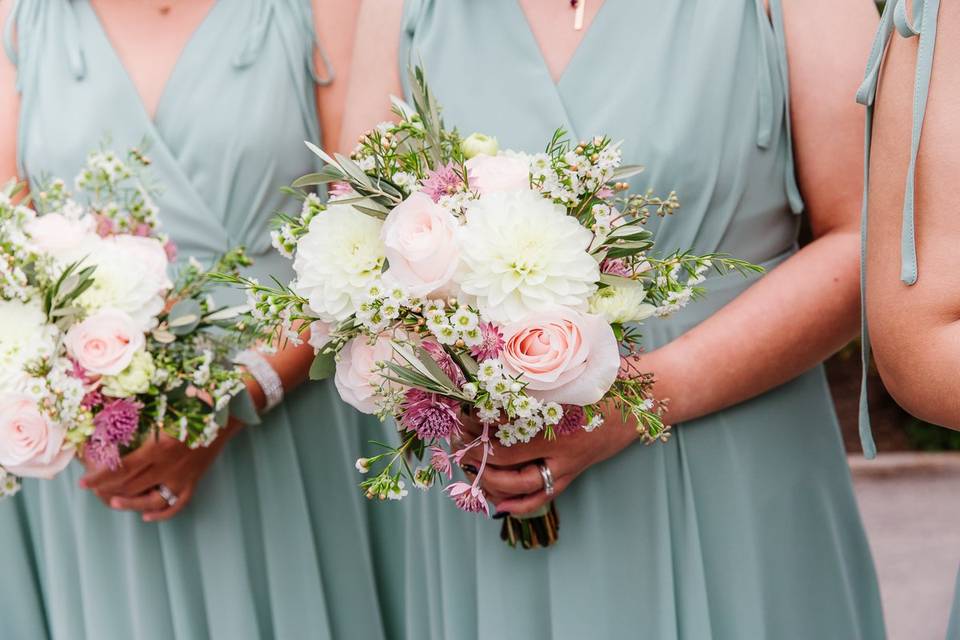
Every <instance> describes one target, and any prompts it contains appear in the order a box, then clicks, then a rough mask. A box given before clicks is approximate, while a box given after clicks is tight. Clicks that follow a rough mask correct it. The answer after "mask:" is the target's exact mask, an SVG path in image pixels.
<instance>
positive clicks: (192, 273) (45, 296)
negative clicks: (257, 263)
mask: <svg viewBox="0 0 960 640" xmlns="http://www.w3.org/2000/svg"><path fill="white" fill-rule="evenodd" d="M148 163H149V161H148V159H147V158H146V156H144V155H143V154H142V153H141V152H140V151H139V150H137V149H133V150H131V151H130V152H129V153H128V154H127V156H126V157H125V158H121V157H119V156H117V155H115V154H114V153H112V152H110V151H101V152H96V153H93V154H91V155H90V156H89V159H88V163H87V166H86V167H85V168H84V169H83V171H82V172H81V173H80V174H79V175H78V176H77V178H76V180H75V188H76V191H77V192H78V197H76V198H73V197H71V195H70V193H68V191H67V187H66V185H65V183H64V182H63V181H62V180H49V181H46V184H45V185H44V186H42V187H41V189H39V190H38V192H37V193H34V194H32V204H33V208H28V207H27V206H25V204H23V203H21V204H16V203H15V198H16V197H17V196H18V195H19V192H20V191H21V189H22V187H21V186H19V185H16V184H14V183H12V182H11V183H10V184H9V185H8V186H7V187H5V188H3V189H2V190H0V248H2V251H3V258H2V260H0V494H2V495H10V494H12V493H14V492H15V491H16V490H17V488H18V481H17V477H18V476H19V477H40V478H51V477H53V476H55V475H56V474H58V473H59V472H60V471H62V470H63V469H64V468H65V467H66V466H67V464H68V463H69V462H70V461H71V460H72V459H73V458H74V457H75V456H77V455H82V456H83V457H84V458H85V459H86V460H87V461H88V462H89V463H91V464H93V465H95V466H103V467H109V468H114V467H116V466H117V465H119V463H120V457H121V455H122V454H124V453H125V452H127V451H129V450H131V449H133V448H135V447H136V446H137V445H138V443H140V442H142V441H143V439H144V438H147V437H151V435H153V434H155V433H157V432H159V431H164V432H166V433H169V434H170V435H172V436H174V437H176V438H178V439H179V440H181V441H182V442H184V443H186V444H188V445H189V446H193V447H195V446H202V445H207V444H209V443H211V442H212V441H213V440H214V439H215V438H216V437H217V433H218V431H219V429H220V428H221V427H222V426H223V425H225V424H226V420H227V413H228V405H229V404H230V402H231V400H232V399H233V398H235V397H236V396H238V394H240V393H241V391H242V390H244V388H245V387H244V382H243V378H242V375H243V374H242V371H241V370H240V369H238V368H237V367H236V366H235V365H234V364H233V363H232V362H231V359H230V356H231V354H232V353H233V351H235V350H236V349H237V348H241V347H243V346H245V345H247V344H250V343H252V341H253V340H254V338H255V337H256V335H257V334H256V333H255V332H254V331H253V330H252V329H247V328H245V325H244V323H243V322H242V321H239V322H238V316H239V315H240V313H241V310H240V309H220V308H217V307H216V305H215V304H214V302H213V300H212V298H211V297H210V296H209V293H210V291H211V288H212V287H213V286H214V282H213V280H212V279H211V278H210V273H211V272H212V271H217V272H227V273H236V272H237V270H238V269H239V268H240V267H242V266H244V265H246V264H248V261H247V259H246V258H245V257H244V255H243V252H242V251H239V250H237V251H233V252H230V253H228V254H226V255H225V256H223V257H222V258H221V259H220V260H219V261H218V262H217V264H215V265H213V267H212V269H211V270H207V269H205V268H204V267H202V266H201V265H200V264H199V263H197V262H195V261H193V260H191V261H190V263H189V264H188V265H187V266H185V267H184V268H182V269H181V270H180V272H179V274H177V276H176V278H175V280H171V279H170V275H169V272H170V267H171V261H172V260H173V257H174V253H175V248H174V247H173V245H172V244H171V242H170V241H169V240H168V239H167V238H165V237H164V236H163V235H161V234H160V233H159V231H158V218H157V216H158V211H157V208H156V207H155V205H154V204H153V202H152V199H151V197H150V190H149V189H148V188H147V187H146V186H145V185H144V183H143V181H142V180H141V175H140V174H141V171H142V170H143V169H144V168H145V167H146V166H147V165H148Z"/></svg>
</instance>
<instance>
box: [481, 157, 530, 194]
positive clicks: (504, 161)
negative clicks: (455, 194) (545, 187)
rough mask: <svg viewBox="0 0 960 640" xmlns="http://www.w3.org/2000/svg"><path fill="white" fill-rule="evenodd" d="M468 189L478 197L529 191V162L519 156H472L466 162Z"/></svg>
mask: <svg viewBox="0 0 960 640" xmlns="http://www.w3.org/2000/svg"><path fill="white" fill-rule="evenodd" d="M467 176H469V179H470V188H471V189H472V190H474V191H478V192H479V193H480V195H487V194H489V193H503V192H508V191H526V190H528V189H530V161H529V160H528V159H527V158H526V157H525V156H521V155H498V156H484V155H481V156H474V157H473V158H470V159H469V160H467Z"/></svg>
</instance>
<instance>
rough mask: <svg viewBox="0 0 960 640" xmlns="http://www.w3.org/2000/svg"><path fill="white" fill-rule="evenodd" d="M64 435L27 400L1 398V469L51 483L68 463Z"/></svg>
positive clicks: (70, 455) (11, 395)
mask: <svg viewBox="0 0 960 640" xmlns="http://www.w3.org/2000/svg"><path fill="white" fill-rule="evenodd" d="M66 435H67V432H66V430H65V429H64V428H63V427H61V426H60V425H56V424H53V423H52V422H51V421H50V420H49V419H48V418H47V417H46V416H45V415H44V414H42V413H41V412H40V411H39V410H38V409H37V403H36V401H35V400H33V399H32V398H30V397H29V396H25V395H22V394H18V393H3V394H0V467H3V468H4V469H6V471H7V472H9V473H12V474H13V475H15V476H20V477H22V478H44V479H50V478H52V477H53V476H55V475H57V474H58V473H60V472H61V471H63V469H64V468H65V467H66V466H67V465H68V464H69V463H70V461H71V460H72V459H73V456H74V448H73V447H72V446H64V441H65V439H66Z"/></svg>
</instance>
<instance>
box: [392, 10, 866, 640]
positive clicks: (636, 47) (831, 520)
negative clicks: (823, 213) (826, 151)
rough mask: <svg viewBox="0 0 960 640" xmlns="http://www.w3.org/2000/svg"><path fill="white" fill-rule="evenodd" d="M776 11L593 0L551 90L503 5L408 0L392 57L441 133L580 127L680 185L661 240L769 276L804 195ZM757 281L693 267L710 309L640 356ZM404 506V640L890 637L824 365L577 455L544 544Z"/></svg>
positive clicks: (575, 133)
mask: <svg viewBox="0 0 960 640" xmlns="http://www.w3.org/2000/svg"><path fill="white" fill-rule="evenodd" d="M566 4H567V3H561V2H557V10H558V11H561V10H565V9H566ZM566 10H568V9H566ZM770 10H771V14H770V15H768V14H767V12H766V10H765V7H764V3H763V0H725V1H723V2H718V1H716V0H605V2H604V3H603V5H602V7H601V8H600V9H599V12H598V14H597V15H596V17H595V19H594V21H593V24H592V25H591V26H590V28H589V31H588V32H587V33H586V34H585V35H584V39H583V41H582V43H581V44H580V46H579V48H578V50H577V51H576V54H575V56H574V57H573V59H572V61H571V62H570V64H569V66H568V67H567V68H566V70H565V71H564V73H563V75H562V77H561V78H560V80H559V82H554V81H553V80H552V78H551V76H550V73H549V71H548V69H547V67H546V65H545V64H544V60H543V56H542V54H541V52H540V49H539V47H538V44H537V42H536V40H535V39H534V37H533V35H532V32H531V30H530V25H529V23H528V21H527V19H526V17H525V15H524V13H523V10H522V8H521V6H520V5H519V3H518V2H517V0H484V1H483V2H477V1H475V0H407V2H406V6H405V22H404V26H403V31H402V36H401V37H402V45H401V53H400V60H401V64H402V65H403V66H404V67H406V65H407V64H408V63H409V62H414V63H416V62H418V61H419V62H422V64H423V66H424V67H425V70H426V74H427V78H428V80H429V82H430V83H431V89H432V90H433V91H434V93H435V94H436V96H437V98H438V100H439V102H440V103H441V104H442V105H443V107H444V118H445V121H446V122H447V123H448V124H449V125H455V126H457V127H458V128H459V129H460V130H461V131H463V132H464V133H470V132H472V131H481V132H484V133H488V134H491V135H495V136H497V137H498V138H499V141H500V143H501V146H502V147H505V148H512V149H516V150H523V151H528V152H537V151H541V150H542V149H543V148H544V146H545V145H546V143H547V141H549V140H550V137H551V134H552V133H553V130H554V129H555V128H556V127H559V126H562V127H564V128H566V129H567V130H568V131H569V132H570V135H571V137H572V138H573V139H582V138H585V137H589V136H593V135H597V134H608V135H610V136H611V137H612V138H614V139H616V140H621V139H622V140H623V141H624V143H623V152H624V159H625V161H626V162H631V163H639V164H644V165H646V166H647V168H648V169H647V171H646V172H645V173H643V174H641V175H640V176H638V177H636V178H635V179H634V180H633V181H632V187H633V188H634V189H637V190H642V189H646V188H647V187H651V188H653V189H655V190H656V191H659V192H667V191H669V190H671V189H676V191H677V192H678V195H679V198H680V201H681V209H680V211H679V212H678V213H677V214H675V215H674V216H672V217H670V218H668V219H664V220H662V221H659V220H657V221H655V222H654V226H653V228H654V230H655V233H656V238H657V241H658V243H659V246H660V247H662V248H663V249H664V250H670V249H673V248H692V249H695V250H696V251H698V252H726V253H729V254H732V255H734V256H738V257H741V258H745V259H747V260H751V261H753V262H755V263H759V264H762V265H764V266H766V267H768V268H774V267H776V266H777V264H779V263H780V262H781V261H783V260H784V259H786V258H787V257H789V256H790V255H792V254H793V253H794V252H795V251H796V249H797V233H798V223H799V217H798V215H797V214H799V213H800V212H802V209H803V202H802V199H801V197H800V192H799V190H798V188H797V184H796V181H795V178H794V169H793V155H792V149H791V132H790V121H789V113H788V109H787V105H788V77H787V65H786V57H785V43H784V34H783V25H782V15H781V5H780V1H779V0H771V2H770ZM571 21H572V12H571ZM404 75H405V74H404ZM753 281H754V279H748V280H745V279H742V278H741V277H739V276H734V277H726V278H714V279H711V280H709V281H708V282H707V283H706V285H705V286H706V287H707V290H708V296H707V298H706V300H704V301H702V302H698V303H696V304H694V305H692V306H691V307H689V308H688V309H687V310H685V311H684V312H682V313H681V314H679V315H678V316H675V317H672V318H670V319H669V320H667V321H649V322H647V323H646V325H645V326H644V332H645V334H646V339H647V347H648V348H651V349H652V348H657V347H660V346H662V345H664V344H666V343H668V342H670V341H671V340H674V339H676V338H677V337H678V336H680V335H681V334H683V333H684V332H685V331H687V330H689V329H690V328H692V327H694V326H695V325H697V324H698V323H699V322H701V321H703V320H704V319H706V318H707V317H709V316H710V315H712V314H713V313H714V312H716V311H717V310H718V309H720V308H721V307H723V306H724V305H725V304H727V303H728V302H729V301H730V300H732V299H733V298H735V297H736V296H737V295H739V294H740V293H742V292H743V291H744V290H746V289H747V288H748V287H749V286H750V285H751V284H752V283H753ZM796 304H798V305H802V304H804V301H803V300H797V301H796ZM781 339H782V340H792V339H794V336H791V335H790V334H789V333H786V332H785V333H784V334H783V335H782V336H781ZM688 389H689V391H688V392H689V393H697V381H696V380H690V381H689V384H688ZM601 428H602V427H601ZM418 498H419V499H416V500H414V501H412V502H411V506H410V513H409V521H408V535H407V550H408V572H409V577H408V584H410V585H417V586H416V587H415V588H410V589H409V590H408V600H407V603H406V606H407V635H408V637H411V638H438V639H439V638H458V639H461V640H467V639H474V638H476V639H479V638H502V639H514V638H515V639H523V640H537V639H544V640H546V639H557V640H561V639H562V640H567V639H569V640H574V639H580V638H650V639H656V640H677V639H684V640H710V639H714V640H745V639H751V640H753V639H758V640H760V639H764V638H770V639H774V638H775V639H777V640H809V639H811V638H837V639H841V638H842V639H844V640H856V639H862V640H879V639H882V638H883V637H884V636H885V631H884V624H883V619H882V614H881V605H880V598H879V593H878V587H877V580H876V575H875V571H874V565H873V561H872V558H871V555H870V550H869V547H868V544H867V540H866V537H865V535H864V530H863V526H862V524H861V520H860V515H859V512H858V509H857V504H856V501H855V498H854V494H853V490H852V483H851V478H850V473H849V470H848V467H847V463H846V457H845V455H844V450H843V445H842V442H841V438H840V435H839V430H838V424H837V420H836V416H835V414H834V409H833V405H832V402H831V398H830V393H829V390H828V387H827V382H826V378H825V376H824V371H823V368H822V367H820V366H817V367H814V368H812V369H811V370H810V371H808V372H806V373H804V374H803V375H800V376H798V377H797V378H796V379H794V380H791V381H790V382H788V383H786V384H783V385H781V386H779V387H777V388H776V389H773V390H771V391H769V392H767V393H764V394H763V395H761V396H759V397H756V398H754V399H752V400H749V401H746V402H742V403H740V404H738V405H736V406H733V407H730V408H728V409H725V410H723V411H718V412H716V413H714V414H712V415H709V416H706V417H704V418H701V419H698V420H693V421H690V422H687V423H684V424H679V425H677V426H676V428H675V430H674V435H673V438H672V439H671V440H670V442H668V443H666V444H655V445H652V446H642V445H635V446H632V447H630V448H629V449H627V450H625V451H623V452H621V453H620V454H619V455H617V456H615V457H613V458H612V459H610V460H607V461H605V462H603V463H600V464H597V465H595V466H593V467H591V468H590V469H587V470H586V471H585V472H584V473H583V474H582V475H581V476H580V477H578V478H577V479H576V480H575V481H574V482H573V483H572V484H571V486H570V487H569V488H568V489H567V490H566V491H565V492H564V493H563V494H562V495H560V496H559V498H558V499H557V508H558V512H559V518H560V537H559V541H558V543H557V544H556V545H555V546H553V547H550V548H548V549H545V550H538V551H524V550H520V549H512V548H509V547H507V546H506V545H505V544H504V543H503V542H502V541H501V540H500V539H499V535H498V533H499V528H500V522H499V521H496V520H494V521H491V520H488V519H482V518H478V517H475V516H473V515H470V514H464V513H461V512H459V511H457V510H456V509H455V508H454V507H453V505H451V504H450V503H449V499H446V498H445V497H443V496H425V497H420V496H418Z"/></svg>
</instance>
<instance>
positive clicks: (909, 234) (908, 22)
mask: <svg viewBox="0 0 960 640" xmlns="http://www.w3.org/2000/svg"><path fill="white" fill-rule="evenodd" d="M939 13H940V0H915V1H914V2H912V3H910V4H909V5H908V4H907V2H906V0H889V2H887V3H886V5H885V6H884V10H883V16H882V17H881V19H880V27H879V28H878V30H877V36H876V39H875V40H874V43H873V48H872V50H871V51H870V57H869V59H868V61H867V73H866V77H865V78H864V80H863V84H862V85H861V86H860V89H859V90H858V91H857V101H858V102H859V103H860V104H862V105H864V106H866V107H867V127H866V162H865V165H866V172H865V177H864V195H863V220H862V242H863V259H862V260H861V265H862V266H863V268H861V282H860V284H861V296H863V305H862V306H863V308H864V309H866V295H868V294H869V291H867V288H866V284H867V280H866V271H865V265H866V251H867V215H868V213H869V209H870V207H869V201H868V195H869V178H870V170H869V167H870V145H871V139H872V137H873V117H874V103H875V101H876V97H877V89H878V86H879V82H880V72H881V68H882V66H883V59H884V56H885V54H886V50H887V45H888V44H889V42H890V39H891V38H892V37H893V36H894V33H897V34H899V36H900V37H903V38H917V40H918V42H917V63H916V78H915V81H914V94H913V98H914V99H913V114H912V120H913V121H912V125H911V142H910V162H909V164H908V166H907V175H906V176H903V178H904V179H905V180H906V186H905V189H904V200H903V213H902V222H901V225H900V280H901V281H902V282H903V283H904V284H906V285H908V286H909V285H913V284H915V283H916V282H917V278H918V277H919V269H918V264H917V243H916V237H915V227H914V218H915V204H916V182H917V158H918V156H919V151H920V138H921V135H922V133H923V120H924V115H925V114H926V110H927V97H928V96H929V94H930V82H931V80H932V77H933V74H932V71H933V56H934V52H935V50H936V42H937V21H938V17H939ZM863 336H864V339H863V344H864V347H865V348H864V350H863V369H864V386H863V389H862V391H861V398H860V405H861V406H860V420H861V430H862V431H865V432H867V433H869V428H870V426H869V425H870V414H869V411H868V410H867V409H868V405H867V395H866V372H867V367H868V365H869V362H870V341H869V337H868V331H867V318H866V314H865V313H864V315H863ZM947 640H960V576H958V578H957V587H956V590H955V595H954V603H953V612H952V613H951V615H950V623H949V629H948V630H947Z"/></svg>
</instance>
